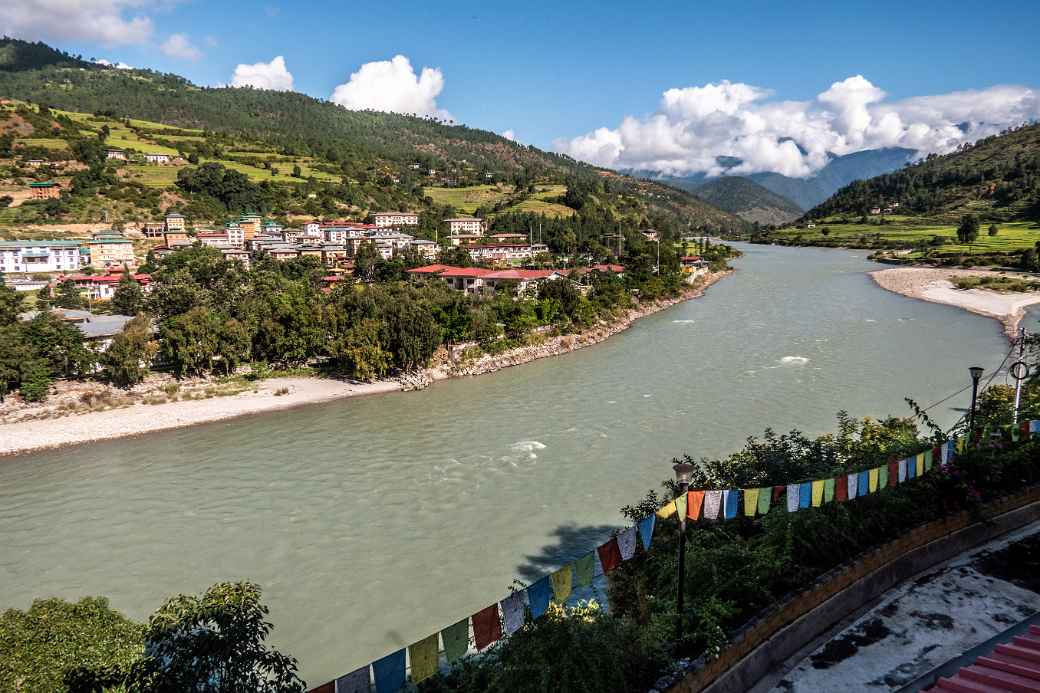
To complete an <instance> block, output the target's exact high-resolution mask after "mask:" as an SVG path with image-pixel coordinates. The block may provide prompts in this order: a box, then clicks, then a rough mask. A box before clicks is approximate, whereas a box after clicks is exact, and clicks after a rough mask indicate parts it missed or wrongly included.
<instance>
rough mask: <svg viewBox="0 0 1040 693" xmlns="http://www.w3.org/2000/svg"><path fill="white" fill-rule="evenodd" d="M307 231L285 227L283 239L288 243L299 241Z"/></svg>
mask: <svg viewBox="0 0 1040 693" xmlns="http://www.w3.org/2000/svg"><path fill="white" fill-rule="evenodd" d="M305 233H306V232H305V231H302V230H300V229H285V230H284V231H282V239H283V240H284V241H285V242H286V243H299V242H300V240H302V239H303V236H304V234H305Z"/></svg>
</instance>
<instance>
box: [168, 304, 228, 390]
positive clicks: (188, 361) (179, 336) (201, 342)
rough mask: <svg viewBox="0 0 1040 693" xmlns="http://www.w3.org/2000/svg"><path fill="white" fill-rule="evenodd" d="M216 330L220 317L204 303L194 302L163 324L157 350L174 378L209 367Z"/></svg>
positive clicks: (217, 336) (217, 335)
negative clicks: (192, 305)
mask: <svg viewBox="0 0 1040 693" xmlns="http://www.w3.org/2000/svg"><path fill="white" fill-rule="evenodd" d="M220 332H221V320H220V317H219V316H218V315H217V314H216V313H214V312H213V311H212V310H210V309H209V308H207V307H205V306H197V307H195V308H192V309H191V310H189V311H187V312H186V313H182V314H180V315H176V316H174V317H172V318H170V319H169V320H168V321H166V323H164V324H163V326H162V327H161V328H160V330H159V352H160V353H161V354H162V357H163V360H164V361H166V362H167V363H169V364H170V366H171V367H172V368H173V372H174V373H175V374H176V375H177V377H178V378H183V377H185V376H201V375H204V374H206V373H209V372H212V370H213V359H214V358H216V356H217V350H218V347H219V342H220Z"/></svg>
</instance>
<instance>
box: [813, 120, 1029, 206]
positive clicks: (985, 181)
mask: <svg viewBox="0 0 1040 693" xmlns="http://www.w3.org/2000/svg"><path fill="white" fill-rule="evenodd" d="M893 204H898V211H899V213H900V214H901V215H908V216H910V217H921V218H925V219H928V220H930V221H934V222H939V223H941V222H954V221H956V220H957V219H959V218H960V217H961V216H962V215H964V214H969V213H972V214H976V215H977V216H979V218H981V219H982V220H984V221H998V222H1000V221H1014V220H1028V219H1038V218H1040V124H1032V125H1027V126H1023V127H1019V128H1016V129H1010V130H1006V131H1004V132H1003V133H1001V134H999V135H995V136H993V137H987V138H985V139H982V140H979V141H978V142H976V143H974V144H972V145H965V146H963V147H961V148H960V149H959V150H957V151H956V152H953V153H951V154H946V155H942V156H938V155H930V156H928V157H927V158H925V159H924V160H922V161H920V162H918V163H915V164H911V165H910V166H907V167H905V168H903V169H900V170H898V171H894V172H892V173H887V174H884V175H881V176H877V177H876V178H870V179H867V180H861V181H856V182H854V183H851V184H850V185H847V186H845V187H844V188H842V189H841V190H839V191H837V192H836V193H835V194H834V195H832V196H831V197H830V198H828V199H827V200H826V201H825V202H823V203H822V204H820V205H817V206H816V207H814V208H813V209H811V210H810V211H809V213H808V214H807V215H806V217H807V218H810V219H825V218H831V217H835V216H842V215H844V216H855V217H862V216H866V215H868V214H870V211H871V210H872V209H875V208H881V209H884V208H886V207H890V206H893Z"/></svg>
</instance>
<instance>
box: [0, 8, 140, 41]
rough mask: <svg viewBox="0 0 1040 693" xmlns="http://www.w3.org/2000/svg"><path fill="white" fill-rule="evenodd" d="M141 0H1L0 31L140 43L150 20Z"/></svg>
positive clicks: (36, 36) (38, 37)
mask: <svg viewBox="0 0 1040 693" xmlns="http://www.w3.org/2000/svg"><path fill="white" fill-rule="evenodd" d="M143 4H145V3H144V2H142V1H141V0H4V2H2V3H0V35H4V36H15V37H18V38H23V39H30V40H44V41H69V40H73V41H99V42H101V43H106V44H128V43H143V42H144V41H146V40H148V38H149V37H150V36H151V35H152V30H153V26H152V20H151V19H150V18H149V17H147V16H144V15H142V14H140V13H139V8H140V7H141V6H142V5H143Z"/></svg>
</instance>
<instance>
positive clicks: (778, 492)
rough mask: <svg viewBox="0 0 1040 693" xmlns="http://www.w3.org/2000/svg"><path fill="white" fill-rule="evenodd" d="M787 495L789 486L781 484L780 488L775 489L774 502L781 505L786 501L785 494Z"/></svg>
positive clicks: (775, 487)
mask: <svg viewBox="0 0 1040 693" xmlns="http://www.w3.org/2000/svg"><path fill="white" fill-rule="evenodd" d="M785 493H787V486H785V485H783V484H781V485H780V486H774V487H773V502H774V503H779V502H780V501H782V500H783V499H784V494H785Z"/></svg>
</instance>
